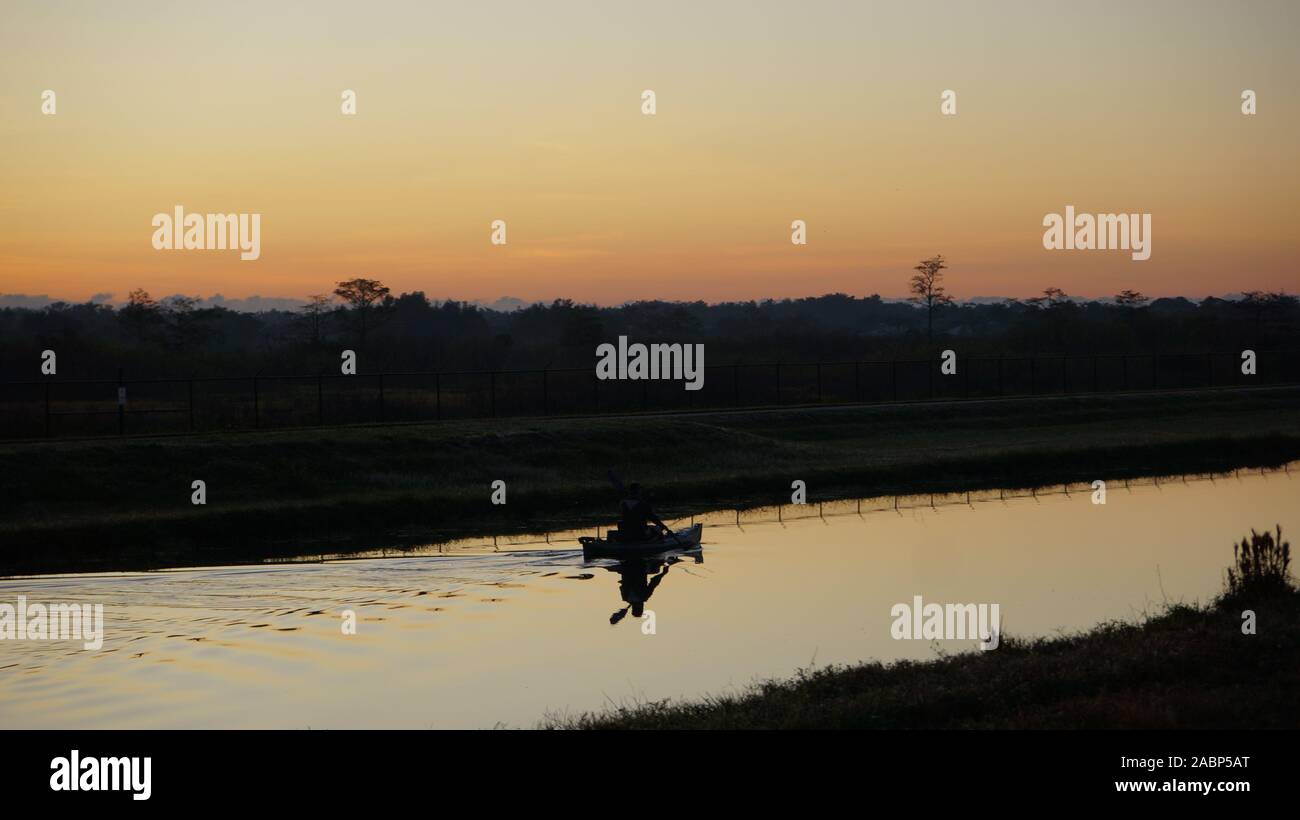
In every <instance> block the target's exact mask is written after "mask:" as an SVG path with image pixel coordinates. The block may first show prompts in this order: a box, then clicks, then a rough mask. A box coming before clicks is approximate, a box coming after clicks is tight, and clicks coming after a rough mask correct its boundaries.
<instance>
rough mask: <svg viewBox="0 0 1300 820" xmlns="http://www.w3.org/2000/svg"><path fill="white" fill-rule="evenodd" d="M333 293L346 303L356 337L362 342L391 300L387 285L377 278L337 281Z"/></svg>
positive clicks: (383, 315) (379, 320) (383, 313)
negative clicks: (355, 330)
mask: <svg viewBox="0 0 1300 820" xmlns="http://www.w3.org/2000/svg"><path fill="white" fill-rule="evenodd" d="M334 295H335V296H337V297H339V298H340V299H342V300H343V301H344V302H345V303H347V306H348V312H349V313H350V314H351V318H352V321H353V324H354V326H355V327H356V329H357V337H358V339H360V341H362V342H365V340H366V333H367V332H368V331H369V330H371V329H372V328H374V327H375V326H376V325H378V324H380V323H381V322H382V321H383V319H384V318H385V314H386V312H387V310H386V309H387V308H389V307H391V305H392V302H393V297H392V296H390V295H389V290H388V286H387V285H385V284H384V283H383V282H380V281H379V280H378V279H360V278H358V279H349V280H347V281H345V282H339V283H338V287H336V288H334Z"/></svg>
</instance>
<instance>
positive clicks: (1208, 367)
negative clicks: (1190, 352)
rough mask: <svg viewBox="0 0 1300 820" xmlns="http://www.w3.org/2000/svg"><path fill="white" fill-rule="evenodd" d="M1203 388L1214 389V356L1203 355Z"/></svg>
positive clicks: (1209, 354)
mask: <svg viewBox="0 0 1300 820" xmlns="http://www.w3.org/2000/svg"><path fill="white" fill-rule="evenodd" d="M1205 386H1206V387H1214V354H1213V353H1206V354H1205Z"/></svg>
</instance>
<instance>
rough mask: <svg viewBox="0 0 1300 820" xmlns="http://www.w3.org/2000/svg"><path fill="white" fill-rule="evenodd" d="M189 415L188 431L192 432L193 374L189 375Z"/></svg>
mask: <svg viewBox="0 0 1300 820" xmlns="http://www.w3.org/2000/svg"><path fill="white" fill-rule="evenodd" d="M189 415H190V432H191V433H192V432H194V377H193V376H190V402H189Z"/></svg>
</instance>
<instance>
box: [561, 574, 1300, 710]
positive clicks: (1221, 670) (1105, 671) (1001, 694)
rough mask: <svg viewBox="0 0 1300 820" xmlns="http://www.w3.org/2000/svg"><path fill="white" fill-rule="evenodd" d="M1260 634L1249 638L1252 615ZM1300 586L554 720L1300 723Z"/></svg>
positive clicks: (826, 669)
mask: <svg viewBox="0 0 1300 820" xmlns="http://www.w3.org/2000/svg"><path fill="white" fill-rule="evenodd" d="M1246 609H1251V610H1253V611H1254V612H1255V615H1256V619H1257V620H1256V630H1257V631H1256V634H1254V635H1245V634H1243V633H1242V623H1243V619H1242V612H1243V611H1244V610H1246ZM1297 687H1300V593H1297V592H1295V591H1294V589H1292V590H1267V591H1263V590H1261V591H1260V593H1259V594H1254V593H1245V594H1238V595H1232V596H1227V597H1225V598H1221V599H1219V600H1218V601H1215V602H1214V603H1212V604H1211V605H1209V606H1206V607H1203V608H1194V607H1188V606H1173V607H1170V608H1168V610H1167V611H1166V612H1164V613H1163V614H1161V615H1159V616H1157V617H1154V618H1151V619H1149V620H1148V621H1146V622H1145V623H1142V624H1125V623H1108V624H1103V625H1101V626H1099V627H1097V628H1096V629H1093V630H1092V631H1090V632H1087V633H1085V634H1081V635H1075V636H1069V637H1061V638H1052V639H1046V640H1036V641H1023V640H1016V639H1008V638H1006V637H1004V639H1003V642H1002V644H1001V646H999V647H998V648H997V649H995V650H993V651H989V652H978V651H974V652H971V653H967V654H961V655H955V656H951V657H948V658H943V659H940V660H935V661H930V662H915V661H905V662H900V663H895V664H892V665H883V664H880V663H868V664H862V665H859V666H852V667H838V668H824V669H819V670H816V671H811V672H803V673H802V674H800V675H799V676H798V677H797V678H795V679H794V680H790V681H771V682H767V683H763V684H759V685H756V686H754V687H753V688H752V689H751V690H750V691H748V692H747V693H744V694H741V695H735V696H722V697H714V698H709V699H706V700H701V701H698V702H693V703H684V702H683V703H675V702H668V701H664V702H658V703H647V704H643V705H639V706H635V707H631V708H623V709H614V710H610V711H607V712H603V713H598V714H585V715H578V716H573V717H568V718H552V719H550V720H548V721H547V722H546V723H545V724H544V726H545V727H546V728H572V729H832V728H836V729H902V728H907V729H950V728H960V729H1119V728H1124V729H1191V728H1201V729H1214V728H1220V729H1226V728H1232V729H1252V728H1257V729H1282V728H1285V729H1297V728H1300V700H1297V698H1296V692H1297Z"/></svg>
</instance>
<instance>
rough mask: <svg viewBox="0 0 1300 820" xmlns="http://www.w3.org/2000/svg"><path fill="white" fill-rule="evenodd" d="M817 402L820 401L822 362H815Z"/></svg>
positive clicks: (819, 402)
mask: <svg viewBox="0 0 1300 820" xmlns="http://www.w3.org/2000/svg"><path fill="white" fill-rule="evenodd" d="M817 403H818V404H821V403H822V363H821V362H818V363H817Z"/></svg>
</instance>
